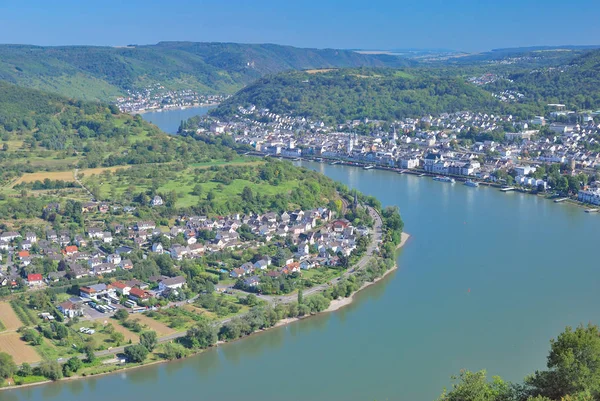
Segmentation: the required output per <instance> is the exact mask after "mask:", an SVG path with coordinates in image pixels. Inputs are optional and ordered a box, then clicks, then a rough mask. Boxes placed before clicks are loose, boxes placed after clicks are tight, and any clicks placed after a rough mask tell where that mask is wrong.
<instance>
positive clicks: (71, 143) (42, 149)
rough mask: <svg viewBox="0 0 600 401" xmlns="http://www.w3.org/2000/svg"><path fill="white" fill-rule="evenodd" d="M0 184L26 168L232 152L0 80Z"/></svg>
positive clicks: (202, 158)
mask: <svg viewBox="0 0 600 401" xmlns="http://www.w3.org/2000/svg"><path fill="white" fill-rule="evenodd" d="M0 148H1V149H2V150H1V151H0V186H1V185H2V184H3V183H6V181H7V180H9V179H11V178H14V177H17V176H19V175H21V174H22V173H25V172H35V171H40V170H44V171H63V170H69V169H72V168H75V167H79V168H87V167H92V168H93V167H110V166H117V165H131V164H144V163H165V162H172V161H185V162H208V161H211V160H222V159H224V158H232V157H234V156H235V152H234V151H233V150H230V149H228V148H226V147H225V146H219V144H210V145H209V144H206V143H204V142H201V141H197V140H194V139H192V138H183V137H172V136H169V135H167V134H165V133H163V132H161V131H160V130H159V129H158V128H157V127H156V126H154V125H152V124H149V123H147V122H145V121H144V120H143V119H142V118H141V116H139V115H137V116H135V117H134V116H130V115H128V114H122V113H120V112H119V110H118V109H117V108H116V107H115V106H109V105H105V104H101V103H96V102H85V101H80V100H72V99H68V98H65V97H62V96H60V95H56V94H50V93H45V92H42V91H38V90H35V89H28V88H21V87H18V86H15V85H11V84H8V83H6V82H2V81H0Z"/></svg>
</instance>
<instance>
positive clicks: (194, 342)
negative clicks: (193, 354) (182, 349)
mask: <svg viewBox="0 0 600 401" xmlns="http://www.w3.org/2000/svg"><path fill="white" fill-rule="evenodd" d="M185 340H186V342H187V344H188V346H189V348H208V347H210V346H211V345H214V344H215V343H216V342H217V330H216V329H215V327H214V326H213V325H212V324H210V323H209V322H205V321H202V322H200V323H198V324H197V325H195V326H193V327H191V328H190V329H189V330H188V331H187V334H186V336H185Z"/></svg>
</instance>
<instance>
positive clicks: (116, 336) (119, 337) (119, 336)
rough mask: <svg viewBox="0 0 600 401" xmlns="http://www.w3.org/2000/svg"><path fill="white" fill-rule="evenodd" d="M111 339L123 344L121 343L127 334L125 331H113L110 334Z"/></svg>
mask: <svg viewBox="0 0 600 401" xmlns="http://www.w3.org/2000/svg"><path fill="white" fill-rule="evenodd" d="M110 340H111V341H112V342H114V343H115V344H117V345H121V343H122V342H123V341H125V336H124V335H123V333H120V332H118V331H113V332H112V333H111V334H110Z"/></svg>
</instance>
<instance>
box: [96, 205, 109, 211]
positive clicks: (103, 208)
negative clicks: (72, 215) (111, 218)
mask: <svg viewBox="0 0 600 401" xmlns="http://www.w3.org/2000/svg"><path fill="white" fill-rule="evenodd" d="M98 210H99V211H100V213H106V212H108V203H101V204H100V206H98Z"/></svg>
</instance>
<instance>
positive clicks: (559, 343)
mask: <svg viewBox="0 0 600 401" xmlns="http://www.w3.org/2000/svg"><path fill="white" fill-rule="evenodd" d="M547 366H548V370H547V371H541V372H535V374H534V375H532V376H531V377H528V378H526V380H525V382H526V384H528V385H529V386H531V387H532V389H533V391H534V395H537V394H539V395H542V396H546V397H548V398H552V399H560V398H561V397H565V396H566V395H569V394H571V395H573V394H577V393H582V392H589V393H591V394H592V395H593V396H594V398H598V397H600V330H599V328H598V326H596V325H592V324H589V325H587V326H579V327H577V328H576V329H575V330H573V329H572V328H571V327H567V328H566V329H565V331H564V332H562V333H561V334H560V335H559V336H558V338H556V339H555V340H554V339H553V340H551V341H550V354H549V355H548V363H547Z"/></svg>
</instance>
